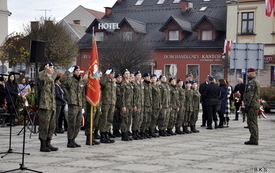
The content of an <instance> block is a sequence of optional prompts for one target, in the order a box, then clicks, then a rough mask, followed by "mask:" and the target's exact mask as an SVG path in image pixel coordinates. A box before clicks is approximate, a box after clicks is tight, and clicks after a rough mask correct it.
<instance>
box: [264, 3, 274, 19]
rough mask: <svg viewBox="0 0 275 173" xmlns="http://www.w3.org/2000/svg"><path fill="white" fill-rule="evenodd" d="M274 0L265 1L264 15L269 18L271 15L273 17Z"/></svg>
mask: <svg viewBox="0 0 275 173" xmlns="http://www.w3.org/2000/svg"><path fill="white" fill-rule="evenodd" d="M274 2H275V0H265V15H266V16H268V17H270V16H271V15H272V13H273V16H275V13H274V5H275V3H274Z"/></svg>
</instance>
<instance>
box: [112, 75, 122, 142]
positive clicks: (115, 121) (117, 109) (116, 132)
mask: <svg viewBox="0 0 275 173" xmlns="http://www.w3.org/2000/svg"><path fill="white" fill-rule="evenodd" d="M115 80H116V104H115V112H114V117H113V135H114V136H115V137H121V133H120V131H119V130H120V124H121V114H120V105H119V104H120V102H121V94H120V87H121V83H122V76H121V74H120V73H116V75H115Z"/></svg>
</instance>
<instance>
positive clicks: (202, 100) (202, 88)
mask: <svg viewBox="0 0 275 173" xmlns="http://www.w3.org/2000/svg"><path fill="white" fill-rule="evenodd" d="M206 85H208V83H207V82H203V83H202V84H200V87H199V92H200V94H201V103H205V101H206V98H205V96H204V94H203V93H204V92H205V87H206Z"/></svg>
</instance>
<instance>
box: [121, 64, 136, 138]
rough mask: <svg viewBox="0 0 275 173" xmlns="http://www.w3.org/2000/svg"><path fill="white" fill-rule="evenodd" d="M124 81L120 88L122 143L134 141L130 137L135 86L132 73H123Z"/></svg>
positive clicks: (126, 71) (126, 70) (125, 71)
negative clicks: (132, 82) (132, 81)
mask: <svg viewBox="0 0 275 173" xmlns="http://www.w3.org/2000/svg"><path fill="white" fill-rule="evenodd" d="M122 76H123V81H122V83H121V87H120V95H121V102H120V104H119V107H120V108H121V132H122V138H121V140H122V141H131V140H133V139H132V138H131V137H129V134H128V132H129V131H130V126H131V119H132V113H133V85H132V84H131V83H130V71H129V70H128V69H125V70H124V71H123V72H122Z"/></svg>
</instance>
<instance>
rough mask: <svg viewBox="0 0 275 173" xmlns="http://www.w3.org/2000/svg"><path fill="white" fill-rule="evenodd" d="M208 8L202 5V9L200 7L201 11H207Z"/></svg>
mask: <svg viewBox="0 0 275 173" xmlns="http://www.w3.org/2000/svg"><path fill="white" fill-rule="evenodd" d="M206 9H207V7H201V8H200V9H199V11H205V10H206Z"/></svg>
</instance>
